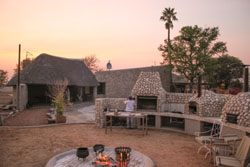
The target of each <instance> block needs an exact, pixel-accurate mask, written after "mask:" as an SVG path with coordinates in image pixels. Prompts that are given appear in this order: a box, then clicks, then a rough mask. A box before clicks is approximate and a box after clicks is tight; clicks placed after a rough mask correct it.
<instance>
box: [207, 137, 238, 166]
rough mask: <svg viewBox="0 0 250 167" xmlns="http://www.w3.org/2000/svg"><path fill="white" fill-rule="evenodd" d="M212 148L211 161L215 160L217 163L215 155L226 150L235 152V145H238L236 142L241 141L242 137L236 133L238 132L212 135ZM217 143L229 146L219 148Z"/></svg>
mask: <svg viewBox="0 0 250 167" xmlns="http://www.w3.org/2000/svg"><path fill="white" fill-rule="evenodd" d="M210 140H211V141H210V148H211V156H210V158H211V162H212V160H213V162H214V164H215V156H216V154H218V153H220V152H222V153H223V155H226V154H225V151H226V152H230V153H231V154H232V153H233V154H234V153H235V150H236V149H235V147H236V143H237V142H238V141H241V139H240V138H239V137H238V136H237V135H236V134H228V135H223V136H220V137H212V138H210ZM216 145H220V146H226V147H227V148H225V149H219V148H218V147H216Z"/></svg>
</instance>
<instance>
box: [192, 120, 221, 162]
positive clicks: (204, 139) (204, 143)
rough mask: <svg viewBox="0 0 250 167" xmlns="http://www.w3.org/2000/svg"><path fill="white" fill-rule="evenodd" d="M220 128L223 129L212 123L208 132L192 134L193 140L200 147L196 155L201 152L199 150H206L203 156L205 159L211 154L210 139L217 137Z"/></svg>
mask: <svg viewBox="0 0 250 167" xmlns="http://www.w3.org/2000/svg"><path fill="white" fill-rule="evenodd" d="M222 127H223V126H222V125H220V124H216V123H215V122H214V123H213V125H212V128H211V129H210V130H207V131H203V132H195V133H194V135H195V140H196V141H197V142H198V143H200V144H201V146H200V147H199V149H198V153H199V152H200V151H201V149H205V150H207V153H206V154H205V158H207V156H208V154H210V153H211V145H210V143H211V138H213V137H219V136H220V133H221V131H222Z"/></svg>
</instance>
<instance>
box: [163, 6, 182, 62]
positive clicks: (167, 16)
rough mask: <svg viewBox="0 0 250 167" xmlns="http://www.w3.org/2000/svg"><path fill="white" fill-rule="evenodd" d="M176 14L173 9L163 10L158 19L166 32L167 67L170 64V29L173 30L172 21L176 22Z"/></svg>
mask: <svg viewBox="0 0 250 167" xmlns="http://www.w3.org/2000/svg"><path fill="white" fill-rule="evenodd" d="M176 14H177V13H176V12H175V11H174V8H170V7H169V8H165V9H164V10H163V12H162V16H161V17H160V20H162V21H164V22H165V27H166V29H167V30H168V59H169V65H171V64H172V62H171V55H170V49H171V48H170V46H171V41H170V28H171V29H173V27H174V25H173V21H177V20H178V19H177V17H176Z"/></svg>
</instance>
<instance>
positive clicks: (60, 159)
mask: <svg viewBox="0 0 250 167" xmlns="http://www.w3.org/2000/svg"><path fill="white" fill-rule="evenodd" d="M88 150H89V156H88V157H86V158H85V159H84V160H82V159H80V160H78V157H77V156H76V151H77V150H76V149H73V150H71V151H68V152H64V153H61V154H58V155H56V156H54V157H52V158H51V159H50V160H49V162H48V163H47V165H46V167H68V166H71V167H154V166H155V164H154V162H153V161H152V160H151V159H150V158H149V157H147V156H146V155H144V154H142V153H140V152H137V151H135V150H131V149H130V148H127V147H117V148H113V147H105V149H104V151H103V153H99V154H98V155H96V153H95V151H94V149H93V148H92V147H88ZM118 154H119V155H118Z"/></svg>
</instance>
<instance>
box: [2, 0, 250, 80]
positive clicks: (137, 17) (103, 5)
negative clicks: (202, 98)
mask: <svg viewBox="0 0 250 167" xmlns="http://www.w3.org/2000/svg"><path fill="white" fill-rule="evenodd" d="M166 7H172V8H175V10H176V12H177V18H178V21H177V22H174V29H173V30H172V32H171V38H172V37H174V36H176V35H178V34H179V33H178V32H179V30H180V29H181V28H182V27H183V26H187V25H192V26H193V25H198V26H201V27H203V28H205V27H214V26H218V27H219V29H220V34H221V36H220V37H219V40H220V41H224V42H226V43H227V47H228V51H229V54H230V55H232V56H235V57H238V58H240V59H241V60H242V61H243V63H245V64H250V1H249V0H0V23H1V26H0V69H3V70H7V71H8V72H9V76H12V75H13V69H14V68H15V65H16V63H17V55H18V44H19V43H20V44H22V59H24V58H25V55H26V51H28V52H30V53H32V54H33V57H32V58H35V57H36V56H38V55H39V54H41V53H48V54H52V55H55V56H60V57H68V58H83V57H85V56H89V55H93V54H95V55H96V56H97V58H98V59H99V60H100V66H101V67H103V68H104V67H105V66H106V63H107V62H108V60H110V61H111V63H112V65H113V69H121V68H133V67H142V66H151V65H159V63H160V62H161V61H162V57H161V53H160V52H159V51H158V47H159V45H160V44H161V43H163V40H164V39H165V38H167V31H166V29H165V28H164V23H163V22H161V21H160V19H159V18H160V16H161V13H162V11H163V10H164V8H166Z"/></svg>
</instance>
